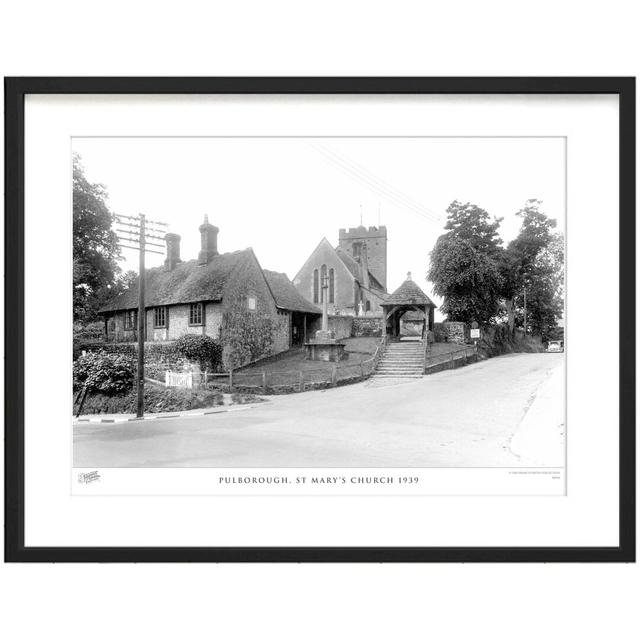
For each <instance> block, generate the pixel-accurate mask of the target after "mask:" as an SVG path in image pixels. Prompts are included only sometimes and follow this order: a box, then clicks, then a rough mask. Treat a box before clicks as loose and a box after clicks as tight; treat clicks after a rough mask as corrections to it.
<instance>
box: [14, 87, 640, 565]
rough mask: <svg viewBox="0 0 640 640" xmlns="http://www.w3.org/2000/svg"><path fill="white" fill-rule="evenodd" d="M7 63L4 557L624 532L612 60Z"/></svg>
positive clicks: (438, 553)
mask: <svg viewBox="0 0 640 640" xmlns="http://www.w3.org/2000/svg"><path fill="white" fill-rule="evenodd" d="M145 82H146V84H145ZM14 85H15V86H16V87H17V88H16V92H15V95H17V96H20V95H22V103H20V102H19V101H18V102H16V104H18V105H20V104H22V108H23V111H24V117H25V120H24V122H23V124H20V120H19V117H20V116H21V113H22V112H21V111H20V109H17V110H16V109H15V108H14V109H13V110H11V109H10V110H9V112H8V113H9V116H11V114H13V116H15V117H16V118H17V129H16V130H17V131H18V132H20V131H21V130H22V129H21V128H20V127H24V140H22V139H21V138H20V137H19V136H18V137H17V141H16V143H15V144H14V145H13V146H9V147H8V148H9V150H11V149H13V148H14V147H15V146H16V145H17V149H18V153H17V154H14V155H15V162H13V163H12V164H10V165H9V169H10V174H9V177H10V180H9V185H13V184H21V181H23V183H24V196H25V197H24V200H21V199H20V195H21V192H20V191H19V190H15V189H13V188H9V190H8V193H9V194H10V196H13V197H14V201H13V203H12V209H11V210H12V211H17V212H18V215H17V217H13V218H11V217H10V221H11V224H15V225H16V226H15V231H13V233H14V234H17V235H15V237H16V238H17V241H16V242H15V243H14V244H13V245H9V250H10V251H15V252H16V253H17V255H16V256H15V257H14V258H13V259H10V260H9V261H8V264H9V265H12V267H11V268H12V269H13V268H15V269H17V270H18V275H17V276H11V278H10V279H9V280H8V282H10V283H14V284H13V286H14V289H12V292H13V293H12V296H13V297H12V298H10V299H11V300H12V302H11V304H10V308H12V309H16V310H17V311H16V313H17V315H16V316H12V315H10V314H9V315H7V316H6V318H7V336H15V340H14V342H13V343H11V342H10V343H8V344H9V346H10V348H14V347H16V346H17V345H19V344H20V341H21V340H22V339H23V337H24V347H25V348H24V364H23V363H22V362H21V361H20V359H19V357H18V356H19V355H20V354H19V353H13V355H12V356H11V357H10V358H9V360H8V366H9V368H10V370H15V371H20V370H24V372H25V378H24V381H25V382H26V384H25V385H24V388H22V387H20V380H21V379H20V378H12V377H9V378H7V384H8V393H7V397H9V398H13V400H11V402H10V403H9V416H10V420H9V423H10V424H17V425H18V427H19V429H18V430H12V429H9V430H8V431H7V438H8V440H7V441H8V443H9V449H10V450H11V451H14V452H15V457H9V458H8V464H9V472H10V478H11V482H10V486H11V487H12V492H11V493H10V494H9V499H10V504H12V505H13V506H12V507H11V509H12V510H11V511H10V513H14V511H15V513H17V514H18V515H19V516H20V514H22V516H20V517H19V518H18V519H17V520H16V519H14V520H12V523H13V525H15V526H21V527H23V528H22V529H11V530H10V536H9V539H10V540H14V541H18V542H17V545H18V549H19V550H18V551H17V552H16V553H17V554H18V555H19V556H22V555H24V554H26V555H27V556H28V557H43V558H44V557H46V558H52V557H54V558H73V559H76V558H84V557H90V558H117V559H122V560H124V559H134V560H135V559H138V558H144V559H145V560H148V561H151V560H152V559H153V560H159V561H164V560H167V559H170V558H171V559H174V560H175V559H178V558H180V559H189V560H194V559H201V560H204V561H211V560H214V559H220V560H222V561H234V560H235V559H237V558H241V559H242V560H243V561H251V560H253V561H276V560H282V561H289V562H293V561H311V562H313V561H329V560H335V561H338V562H343V561H353V560H354V559H358V560H361V561H376V562H377V561H380V560H387V561H399V560H403V561H404V560H407V561H416V560H421V561H425V560H438V561H454V560H465V559H471V560H474V561H488V560H499V561H507V560H516V559H518V560H521V561H522V560H528V561H530V560H533V559H539V560H555V561H560V560H567V559H569V560H573V559H576V558H578V557H589V558H591V559H595V558H598V559H606V558H613V559H616V560H620V559H621V558H623V557H624V558H628V557H629V554H630V553H631V551H630V549H631V547H630V546H629V544H628V539H629V535H630V533H629V532H630V528H629V522H630V517H631V516H632V513H633V510H632V509H631V510H630V508H629V504H630V503H629V500H630V494H629V484H628V479H627V480H624V478H628V476H629V474H630V473H631V471H632V466H631V463H632V462H633V459H632V458H633V455H632V454H633V447H632V446H630V444H629V438H630V432H629V426H628V425H629V424H632V422H629V415H630V411H631V410H632V408H633V405H632V404H630V403H631V402H632V400H633V398H632V396H629V394H628V390H629V389H631V388H632V387H630V386H629V384H628V381H629V380H630V375H631V374H630V369H629V364H630V357H631V354H632V350H630V345H632V344H633V337H632V336H630V335H629V327H630V325H629V323H628V322H627V319H628V318H630V317H633V309H632V302H633V297H632V296H630V294H629V292H630V291H631V289H630V287H629V285H628V283H627V279H628V278H629V274H630V273H631V271H630V264H632V261H633V255H634V254H633V245H632V239H633V234H631V233H630V232H629V230H628V225H629V224H630V218H629V212H630V211H631V210H632V208H630V204H629V203H630V202H631V201H632V193H631V190H630V188H629V184H630V183H629V175H630V173H629V172H630V168H629V167H631V166H632V164H633V163H632V157H631V156H630V153H629V148H628V141H629V139H630V138H629V137H628V136H626V137H625V136H623V135H621V131H622V130H623V129H621V126H622V125H624V127H625V129H624V130H625V131H626V130H629V129H630V125H629V112H628V111H627V110H625V108H623V107H621V104H622V105H623V106H624V105H626V104H628V102H625V101H624V100H627V97H628V93H625V91H628V87H627V85H628V83H627V82H626V81H624V79H612V80H610V81H604V80H597V79H594V80H592V79H585V80H579V79H557V80H552V81H551V80H550V81H545V80H542V79H527V78H524V79H521V80H501V79H478V80H477V81H476V82H475V84H474V83H472V84H470V81H468V80H464V81H462V80H456V79H448V80H443V81H441V82H438V81H435V80H432V79H415V80H412V81H401V80H397V81H393V82H391V81H383V80H382V79H344V80H339V79H333V80H331V81H330V80H329V79H325V80H320V79H317V80H313V81H312V80H308V79H302V80H295V79H253V80H249V79H226V80H220V79H218V80H215V79H214V80H195V79H194V80H193V81H189V82H185V83H184V84H179V85H178V86H176V85H175V84H174V81H172V80H171V79H164V80H162V79H159V80H157V81H153V80H147V81H144V80H131V79H112V80H111V81H109V82H107V81H104V82H103V81H102V80H100V79H92V80H91V79H90V80H82V79H81V80H77V81H76V80H64V79H61V80H59V81H57V83H53V84H52V83H50V82H49V81H45V80H19V79H18V80H15V81H14ZM142 85H143V86H144V87H145V89H146V91H147V93H146V94H144V93H143V94H141V93H139V92H140V86H142ZM22 86H24V87H25V88H26V89H27V92H26V93H25V94H20V93H19V91H20V87H22ZM472 86H473V87H474V89H475V91H476V92H477V93H473V94H467V95H459V93H458V92H459V91H461V90H462V91H469V90H470V88H471V87H472ZM53 87H55V88H56V91H58V93H55V94H51V93H48V92H49V91H50V90H51V89H52V88H53ZM416 88H419V89H420V90H421V91H422V93H415V90H416ZM596 89H597V90H598V91H599V93H595V94H591V93H590V92H591V91H592V90H596ZM101 90H102V91H103V93H100V91H101ZM78 91H81V92H82V93H79V92H78ZM92 91H96V92H98V93H91V92H92ZM173 91H175V93H172V92H173ZM190 91H191V92H193V93H190ZM310 91H315V92H316V93H309V92H310ZM505 91H506V92H507V93H503V92H505ZM559 91H563V92H564V93H558V94H557V95H552V94H553V93H554V92H555V93H557V92H559ZM545 92H547V93H545ZM549 92H550V93H549ZM571 92H575V95H573V94H572V93H571ZM623 98H624V100H623V101H622V102H621V100H622V99H623ZM9 122H10V123H11V118H9ZM21 145H22V146H21ZM21 150H22V151H21ZM22 152H23V153H24V155H21V153H22ZM20 171H23V172H24V173H23V174H21V173H20ZM11 172H13V173H11ZM586 185H588V188H587V187H586ZM22 211H24V217H23V218H20V212H22ZM22 223H24V226H23V227H21V226H20V225H21V224H22ZM22 233H23V235H21V234H22ZM629 243H631V246H630V244H629ZM45 256H46V260H45V259H44V257H45ZM20 268H22V269H23V271H19V269H20ZM16 278H17V279H16ZM20 278H24V287H23V288H22V289H20V282H21V280H20ZM16 285H17V288H16ZM21 295H24V300H22V299H21V298H20V296H21ZM622 345H625V348H624V349H623V348H622ZM21 367H23V369H21ZM625 381H627V382H625ZM11 385H17V386H15V388H12V387H11ZM625 394H626V395H625ZM11 411H14V412H16V413H11ZM22 411H23V412H24V413H21V412H22ZM20 425H23V426H22V427H20ZM20 428H22V429H23V431H21V430H20ZM21 447H23V448H21ZM23 454H24V455H23ZM16 478H17V479H18V481H19V482H20V483H23V484H22V485H20V484H16V482H17V481H16V480H15V479H16ZM20 486H23V487H24V496H23V497H22V498H21V493H20V490H19V488H20ZM21 500H22V501H21ZM55 514H59V515H55ZM21 522H22V524H20V523H21ZM470 522H471V523H473V526H469V523H470ZM20 541H22V542H20ZM623 542H624V545H623ZM21 545H22V546H21ZM622 547H624V548H622ZM95 549H105V552H104V553H102V554H101V553H98V554H97V555H96V552H95Z"/></svg>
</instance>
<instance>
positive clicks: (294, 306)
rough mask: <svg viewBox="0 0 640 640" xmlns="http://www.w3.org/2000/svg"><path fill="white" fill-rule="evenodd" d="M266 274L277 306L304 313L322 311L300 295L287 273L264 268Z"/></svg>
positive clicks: (318, 312)
mask: <svg viewBox="0 0 640 640" xmlns="http://www.w3.org/2000/svg"><path fill="white" fill-rule="evenodd" d="M264 275H265V277H266V279H267V283H268V284H269V288H270V289H271V293H273V297H274V299H275V301H276V306H277V307H280V308H281V309H288V310H289V311H303V312H304V313H317V314H320V313H322V311H321V309H320V308H319V307H316V306H315V305H314V304H311V303H310V302H309V301H308V300H307V299H306V298H304V297H303V296H302V295H300V294H299V293H298V291H297V289H296V288H295V287H294V286H293V282H291V280H289V278H288V277H287V274H286V273H278V272H277V271H269V270H268V269H264Z"/></svg>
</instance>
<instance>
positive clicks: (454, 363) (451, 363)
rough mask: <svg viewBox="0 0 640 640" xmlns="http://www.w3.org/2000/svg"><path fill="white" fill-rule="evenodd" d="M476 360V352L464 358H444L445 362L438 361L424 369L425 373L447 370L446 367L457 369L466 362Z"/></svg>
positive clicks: (469, 362) (466, 363) (470, 362)
mask: <svg viewBox="0 0 640 640" xmlns="http://www.w3.org/2000/svg"><path fill="white" fill-rule="evenodd" d="M474 362H478V354H476V353H474V354H470V355H468V356H465V357H464V358H458V359H456V360H446V361H445V362H439V363H438V364H435V365H432V366H430V367H427V368H426V369H425V372H424V373H425V375H431V374H432V373H438V372H439V371H447V370H448V369H457V368H458V367H464V366H466V365H468V364H472V363H474Z"/></svg>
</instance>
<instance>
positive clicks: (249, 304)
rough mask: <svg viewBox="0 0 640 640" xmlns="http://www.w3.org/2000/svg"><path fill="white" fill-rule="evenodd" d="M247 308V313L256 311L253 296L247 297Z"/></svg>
mask: <svg viewBox="0 0 640 640" xmlns="http://www.w3.org/2000/svg"><path fill="white" fill-rule="evenodd" d="M247 307H249V311H255V310H256V299H255V296H249V297H248V298H247Z"/></svg>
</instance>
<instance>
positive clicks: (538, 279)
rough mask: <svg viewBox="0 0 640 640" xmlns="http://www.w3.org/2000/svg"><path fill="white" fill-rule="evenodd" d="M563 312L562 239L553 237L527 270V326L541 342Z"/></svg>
mask: <svg viewBox="0 0 640 640" xmlns="http://www.w3.org/2000/svg"><path fill="white" fill-rule="evenodd" d="M563 311H564V236H563V235H562V234H560V233H558V234H554V235H553V236H552V237H551V239H550V241H549V243H548V245H547V246H546V247H545V248H544V249H541V250H540V252H539V253H538V255H537V256H536V259H535V261H534V264H533V265H532V267H531V280H530V282H529V284H528V286H527V323H528V324H529V326H531V330H532V332H533V333H537V334H539V335H540V336H541V337H542V339H543V340H545V341H546V340H548V339H550V338H551V339H552V338H553V335H555V330H556V329H557V326H558V319H559V318H561V317H562V314H563Z"/></svg>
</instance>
